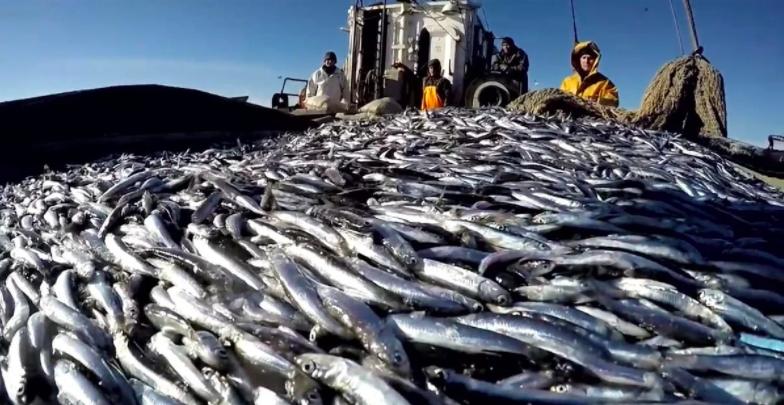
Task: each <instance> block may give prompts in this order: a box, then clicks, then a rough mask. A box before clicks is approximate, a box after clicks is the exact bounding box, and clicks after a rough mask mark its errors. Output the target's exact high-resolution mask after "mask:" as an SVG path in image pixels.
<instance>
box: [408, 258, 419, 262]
mask: <svg viewBox="0 0 784 405" xmlns="http://www.w3.org/2000/svg"><path fill="white" fill-rule="evenodd" d="M416 262H417V259H416V258H415V257H409V258H408V264H416Z"/></svg>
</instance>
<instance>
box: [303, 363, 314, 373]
mask: <svg viewBox="0 0 784 405" xmlns="http://www.w3.org/2000/svg"><path fill="white" fill-rule="evenodd" d="M302 371H304V372H306V373H308V374H310V373H312V372H314V371H316V363H314V362H313V361H311V360H308V361H306V362H304V363H302Z"/></svg>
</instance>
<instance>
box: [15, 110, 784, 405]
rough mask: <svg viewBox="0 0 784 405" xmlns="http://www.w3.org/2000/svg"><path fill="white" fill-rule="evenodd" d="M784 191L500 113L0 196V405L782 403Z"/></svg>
mask: <svg viewBox="0 0 784 405" xmlns="http://www.w3.org/2000/svg"><path fill="white" fill-rule="evenodd" d="M782 240H784V198H782V194H781V193H780V192H779V191H777V190H776V189H773V188H771V187H769V186H767V185H765V184H763V183H761V182H760V181H758V180H755V179H754V178H752V177H750V176H749V175H747V174H744V173H743V172H741V171H739V170H738V169H736V168H735V167H734V166H733V164H731V163H730V162H727V161H725V160H723V159H722V158H720V157H719V156H717V155H715V154H713V153H712V152H710V151H707V150H706V149H703V148H701V147H699V146H697V145H695V144H694V143H692V142H689V141H687V140H684V139H682V138H680V137H678V136H677V135H674V134H667V133H656V132H649V131H644V130H640V129H634V128H628V127H623V126H618V125H615V124H612V123H607V122H600V121H580V120H577V121H572V120H556V119H552V118H546V117H531V116H525V115H515V114H511V113H508V112H506V111H504V110H500V109H486V110H459V109H445V110H443V111H440V112H436V113H432V114H422V113H419V112H406V113H403V114H400V115H396V116H390V117H385V118H381V119H377V120H373V121H348V122H334V123H329V124H324V125H322V126H320V127H319V128H317V129H312V130H309V131H307V132H304V133H296V134H285V135H282V136H281V137H279V138H276V139H267V140H263V141H259V143H258V144H253V145H237V146H235V147H231V148H215V149H210V150H206V151H201V152H187V153H163V152H162V153H159V154H157V155H153V156H134V155H122V156H114V157H110V158H106V159H103V160H100V161H96V162H92V163H89V164H85V165H78V166H73V167H68V168H66V169H65V170H62V171H54V172H47V173H45V174H43V175H40V176H38V177H33V178H28V179H26V180H24V181H22V182H19V183H17V184H11V185H7V186H6V187H5V188H4V189H3V190H2V193H1V194H0V322H1V323H2V331H1V333H0V335H1V336H0V354H2V358H1V359H0V371H2V373H1V375H2V384H0V387H2V389H1V390H0V391H2V393H1V396H2V397H1V398H0V401H2V402H3V403H8V402H10V403H13V404H28V403H63V404H127V405H132V404H178V403H181V404H199V403H204V404H250V403H255V404H287V403H291V404H343V403H350V404H372V405H379V404H457V403H462V404H502V403H503V404H507V403H514V404H517V403H559V404H571V403H575V404H577V403H607V402H614V401H618V402H624V403H630V402H650V403H656V402H685V401H689V402H692V403H699V402H701V401H704V402H710V403H723V404H730V403H760V404H769V403H770V404H772V403H779V402H781V401H782V398H784V396H782V384H784V293H782V291H784V290H782V287H783V286H784V251H782V250H781V241H782Z"/></svg>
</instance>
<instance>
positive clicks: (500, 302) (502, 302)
mask: <svg viewBox="0 0 784 405" xmlns="http://www.w3.org/2000/svg"><path fill="white" fill-rule="evenodd" d="M497 301H498V305H506V304H508V303H509V298H507V297H506V296H505V295H500V296H499V297H498V300H497Z"/></svg>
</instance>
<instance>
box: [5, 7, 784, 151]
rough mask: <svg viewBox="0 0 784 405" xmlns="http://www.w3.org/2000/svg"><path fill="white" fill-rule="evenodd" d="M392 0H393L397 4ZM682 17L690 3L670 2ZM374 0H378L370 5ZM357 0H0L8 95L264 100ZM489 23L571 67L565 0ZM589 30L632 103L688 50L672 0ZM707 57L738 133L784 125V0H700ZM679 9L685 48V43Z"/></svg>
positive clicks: (322, 45)
mask: <svg viewBox="0 0 784 405" xmlns="http://www.w3.org/2000/svg"><path fill="white" fill-rule="evenodd" d="M390 1H392V0H390ZM673 1H674V3H675V5H676V9H677V11H678V12H679V13H680V14H682V12H681V11H682V10H681V3H682V2H681V0H673ZM366 3H370V1H366ZM351 4H353V0H254V1H251V0H224V1H217V0H215V1H203V0H166V1H160V0H155V1H153V0H135V1H120V0H100V1H99V0H73V1H50V0H46V1H45V0H25V1H22V0H17V1H7V0H2V1H0V38H1V39H0V100H12V99H17V98H23V97H31V96H37V95H43V94H50V93H56V92H61V91H69V90H75V89H83V88H94V87H102V86H108V85H115V84H128V83H160V84H167V85H174V86H183V87H191V88H197V89H202V90H205V91H210V92H213V93H217V94H221V95H226V96H241V95H249V96H250V97H251V100H252V101H254V102H258V103H260V104H265V105H268V104H269V99H270V97H271V95H272V93H274V92H275V91H277V90H278V89H279V87H280V84H281V81H280V80H279V79H278V77H279V76H298V77H307V75H308V74H310V73H311V72H312V71H313V70H314V69H315V68H316V67H317V66H318V65H319V64H320V61H321V58H322V56H323V54H324V51H325V50H327V49H332V50H335V51H336V52H337V53H338V58H339V59H340V60H343V59H344V57H345V54H346V47H347V35H346V34H345V33H344V32H342V31H340V30H339V27H342V26H345V24H346V15H347V14H346V13H347V10H348V7H349V6H350V5H351ZM482 4H483V6H484V10H485V13H486V15H487V20H488V22H489V27H490V29H491V30H492V31H493V32H494V33H495V34H496V36H505V35H509V36H512V37H514V38H515V40H516V41H517V43H518V44H519V45H520V46H522V47H523V48H524V49H525V50H526V51H527V52H528V54H529V56H530V58H531V70H530V78H531V84H532V87H533V88H544V87H554V86H558V85H559V83H560V81H561V79H562V78H563V77H564V76H565V75H567V74H568V73H569V70H570V67H569V48H570V46H571V41H572V36H571V35H572V34H571V20H570V16H569V2H568V0H485V1H483V2H482ZM575 4H576V9H577V18H578V29H579V32H580V37H581V39H593V40H595V41H597V42H598V43H599V45H600V47H601V49H602V51H603V58H602V66H601V70H602V71H603V72H604V73H605V74H606V75H607V76H609V77H610V78H611V79H612V80H613V81H614V82H615V83H616V84H617V85H618V87H619V89H620V94H621V106H623V107H626V108H637V107H638V106H639V103H640V99H641V97H642V92H643V90H644V89H645V86H646V85H647V84H648V82H649V81H650V79H651V77H652V76H653V74H654V73H655V72H656V70H657V69H658V68H659V67H660V66H661V65H662V64H664V63H665V62H667V61H669V60H671V59H673V58H675V57H677V56H679V54H680V51H679V48H678V45H677V41H676V36H675V30H674V28H673V22H672V17H671V14H670V13H671V12H670V8H669V3H668V0H606V1H605V0H575ZM692 4H693V8H694V13H695V18H696V20H697V25H698V30H699V36H700V40H701V42H702V43H703V45H704V46H705V55H706V56H707V57H708V59H709V60H710V61H711V62H712V63H713V64H714V65H715V66H716V67H717V68H718V69H719V70H720V71H721V72H722V74H723V75H724V80H725V87H726V92H727V105H728V110H729V113H728V121H729V131H730V136H731V137H733V138H738V139H741V140H745V141H749V142H753V143H758V144H762V143H764V142H766V141H765V140H766V139H767V135H769V134H771V133H784V114H782V107H783V106H784V102H782V97H783V96H782V95H784V74H782V72H781V71H782V70H783V68H784V43H782V40H784V24H783V23H782V21H783V20H784V1H782V0H748V1H745V0H692ZM679 17H680V18H681V23H682V25H681V31H682V34H683V37H684V40H685V41H684V42H685V44H684V46H686V47H687V49H688V48H689V47H690V45H689V42H688V39H689V37H688V33H687V27H686V25H685V20H683V19H682V17H683V16H682V15H680V16H679Z"/></svg>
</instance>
